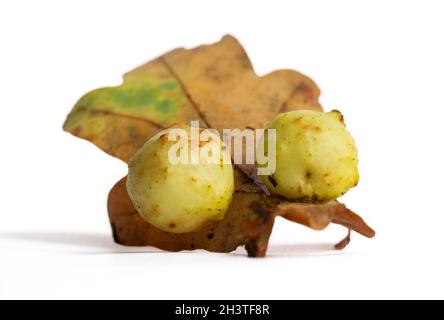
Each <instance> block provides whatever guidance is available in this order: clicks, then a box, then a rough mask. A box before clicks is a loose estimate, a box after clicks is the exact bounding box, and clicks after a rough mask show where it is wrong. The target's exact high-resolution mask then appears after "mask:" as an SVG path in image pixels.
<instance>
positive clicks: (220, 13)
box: [0, 0, 444, 299]
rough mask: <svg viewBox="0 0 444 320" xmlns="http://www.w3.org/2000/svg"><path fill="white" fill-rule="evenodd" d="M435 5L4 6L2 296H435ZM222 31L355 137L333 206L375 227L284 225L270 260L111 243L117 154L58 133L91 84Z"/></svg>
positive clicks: (439, 238) (441, 179) (441, 256)
mask: <svg viewBox="0 0 444 320" xmlns="http://www.w3.org/2000/svg"><path fill="white" fill-rule="evenodd" d="M443 16H444V6H443V4H442V1H415V2H412V1H306V2H298V1H288V2H283V1H269V2H262V1H228V0H224V1H201V2H197V1H190V0H188V1H174V2H173V1H163V0H162V1H140V2H139V1H109V0H108V1H71V2H68V1H63V2H62V1H27V2H25V1H1V2H0V93H1V95H0V108H1V109H0V110H1V113H0V115H1V116H0V139H1V145H0V148H1V149H0V150H1V153H0V162H1V166H0V170H1V171H0V174H1V176H0V179H1V183H0V188H1V190H0V195H1V196H0V298H148V299H153V298H154V299H167V298H169V299H173V298H178V299H184V298H190V299H191V298H208V299H213V298H231V299H237V298H243V299H246V298H250V299H256V298H257V299H259V298H263V299H272V298H285V299H287V298H288V299H296V298H444V289H443V287H444V275H443V270H444V253H443V252H444V250H443V245H444V236H443V234H444V233H443V228H444V226H443V224H444V210H443V206H442V190H443V188H444V175H443V169H442V168H443V163H444V159H443V158H444V157H443V142H442V139H443V137H444V135H443V127H444V125H443V119H442V118H443V116H444V111H443V110H444V103H443V86H444V41H443V39H444V35H443V33H444V19H443ZM226 33H231V34H233V35H234V36H236V37H237V38H238V39H239V40H240V41H241V42H242V43H243V45H244V46H245V48H246V49H247V51H248V53H249V55H250V58H251V59H252V61H253V63H254V65H255V68H256V70H257V72H258V73H259V74H265V73H267V72H270V71H272V70H275V69H278V68H292V69H297V70H299V71H302V72H304V73H305V74H307V75H309V76H310V77H312V78H313V79H314V80H315V81H316V82H317V83H318V84H319V86H320V87H321V89H322V103H323V105H324V107H325V109H327V110H329V109H333V108H338V109H340V110H342V112H343V113H344V115H345V117H346V121H347V125H348V128H349V129H350V131H351V132H352V134H353V136H354V137H355V140H356V141H357V144H358V147H359V152H360V170H361V182H360V184H359V186H358V187H357V188H356V189H354V190H352V191H350V192H349V193H348V194H347V195H346V196H345V197H344V198H343V199H342V200H343V201H344V202H345V203H347V205H348V206H349V207H351V208H352V209H354V210H355V211H357V212H358V213H360V214H361V215H362V216H364V217H365V219H366V220H367V221H368V222H369V223H370V225H372V226H373V227H374V228H375V229H376V230H377V232H378V234H377V237H376V238H375V239H373V240H368V239H365V238H362V237H360V236H358V235H355V236H354V237H353V242H352V244H351V246H350V247H349V248H347V249H346V250H345V251H344V252H341V253H337V252H334V251H332V250H331V246H332V244H334V243H335V242H336V241H337V240H339V239H341V238H342V237H343V236H344V235H345V230H344V229H342V228H340V227H334V226H333V227H329V228H328V230H326V231H323V232H315V231H311V230H308V229H306V228H304V227H302V226H299V225H296V224H293V223H290V222H286V221H282V220H279V221H278V222H277V224H276V227H275V230H274V233H273V236H272V239H271V245H270V250H269V256H268V257H267V258H265V259H258V260H254V259H253V260H252V259H248V258H246V257H245V254H244V250H243V249H240V250H239V251H237V252H236V253H233V254H210V253H206V252H192V253H179V254H171V253H164V252H160V251H158V250H155V249H151V248H140V249H128V248H124V247H120V246H117V245H114V244H113V243H112V240H111V235H110V230H109V226H108V220H107V213H106V197H107V193H108V191H109V189H110V188H111V186H112V185H113V184H114V183H115V182H116V181H117V180H119V179H120V178H121V177H123V176H124V175H125V174H126V170H127V169H126V166H125V164H124V163H122V162H120V161H119V160H116V159H113V158H111V157H109V156H107V155H106V154H104V153H103V152H101V151H100V150H99V149H97V148H96V147H94V146H93V145H91V144H89V143H88V142H85V141H82V140H79V139H75V138H74V137H72V136H70V135H69V134H66V133H64V132H62V128H61V127H62V123H63V121H64V119H65V116H66V115H67V113H68V112H69V111H70V109H71V107H72V106H73V105H74V103H75V102H76V101H77V99H78V98H79V97H80V96H81V95H83V94H84V93H85V92H87V91H89V90H91V89H94V88H97V87H103V86H108V85H116V84H118V83H119V82H120V81H121V75H122V74H123V73H124V72H126V71H128V70H130V69H132V68H133V67H136V66H137V65H139V64H142V63H144V62H146V61H148V60H150V59H152V58H154V57H156V56H158V55H160V54H162V53H164V52H165V51H167V50H170V49H172V48H175V47H177V46H186V47H193V46H196V45H199V44H202V43H210V42H215V41H217V40H219V38H220V37H221V36H222V35H224V34H226Z"/></svg>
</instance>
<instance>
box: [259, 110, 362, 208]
mask: <svg viewBox="0 0 444 320" xmlns="http://www.w3.org/2000/svg"><path fill="white" fill-rule="evenodd" d="M269 129H274V130H276V171H275V172H274V173H273V174H271V175H268V176H262V179H263V181H264V182H265V184H266V186H267V188H268V189H269V191H270V192H271V193H273V194H277V195H281V196H283V197H286V198H288V199H292V200H301V201H327V200H333V199H336V198H338V197H340V196H341V195H343V194H345V193H346V192H347V191H348V190H349V189H350V188H352V187H354V186H356V185H357V183H358V181H359V171H358V153H357V149H356V146H355V142H354V140H353V138H352V136H351V135H350V133H349V132H348V131H347V129H346V127H345V123H344V118H343V116H342V114H341V113H340V112H339V111H336V110H334V111H331V112H327V113H324V112H317V111H309V110H300V111H293V112H288V113H284V114H281V115H279V116H277V117H276V118H275V119H274V120H273V121H272V122H271V123H270V124H269V126H268V127H267V130H269ZM264 139H265V148H266V146H267V145H268V141H267V139H268V135H267V134H266V135H265V136H264ZM259 152H260V153H264V150H263V149H261V148H259V149H258V153H259ZM265 153H267V151H266V150H265Z"/></svg>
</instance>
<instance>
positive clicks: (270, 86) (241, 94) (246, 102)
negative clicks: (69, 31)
mask: <svg viewBox="0 0 444 320" xmlns="http://www.w3.org/2000/svg"><path fill="white" fill-rule="evenodd" d="M319 94H320V92H319V89H318V87H317V86H316V84H315V83H314V82H313V81H312V80H311V79H309V78H308V77H306V76H304V75H302V74H300V73H298V72H296V71H291V70H280V71H275V72H272V73H270V74H268V75H265V76H263V77H258V76H257V75H256V74H255V73H254V71H253V68H252V65H251V63H250V60H249V59H248V57H247V55H246V53H245V51H244V49H243V48H242V46H241V45H240V44H239V42H238V41H237V40H236V39H235V38H233V37H231V36H225V37H223V38H222V40H221V41H220V42H218V43H215V44H213V45H204V46H200V47H197V48H194V49H190V50H187V49H176V50H173V51H171V52H169V53H166V54H164V55H163V56H161V57H159V58H157V59H155V60H153V61H151V62H148V63H147V64H145V65H143V66H141V67H139V68H137V69H135V70H133V71H131V72H129V73H127V74H126V75H125V76H124V81H123V83H122V84H121V85H120V86H117V87H110V88H103V89H98V90H95V91H92V92H90V93H88V94H86V95H85V96H84V97H82V98H81V99H80V100H79V101H78V103H77V104H76V105H75V107H74V109H73V110H72V112H71V113H70V115H69V116H68V119H67V120H66V122H65V125H64V129H65V130H66V131H68V132H71V133H72V134H74V135H75V136H78V137H80V138H83V139H86V140H89V141H91V142H93V143H94V144H96V145H97V146H98V147H99V148H101V149H102V150H104V151H105V152H107V153H108V154H110V155H112V156H115V157H117V158H119V159H121V160H123V161H125V162H128V161H129V159H131V157H132V156H133V155H134V153H135V152H136V151H137V150H138V149H139V148H140V147H141V146H142V145H143V144H144V143H145V142H146V141H147V140H148V139H149V138H150V137H151V136H153V135H154V134H155V133H156V132H158V131H159V130H161V129H162V128H166V127H168V126H171V125H173V124H176V123H187V122H189V121H191V120H199V121H200V123H201V125H202V126H205V127H211V128H215V129H217V130H219V131H221V130H222V129H224V128H239V129H246V128H264V127H265V126H266V125H267V123H268V122H270V121H271V120H272V119H273V118H274V117H275V116H276V115H277V114H279V113H281V112H286V111H291V110H298V109H311V110H319V111H321V110H322V107H321V105H320V104H319V102H318V97H319ZM253 171H254V169H253V168H251V167H245V166H244V167H243V166H239V167H236V168H235V181H236V192H235V195H234V200H233V203H232V205H231V207H230V209H229V212H228V213H227V216H226V218H225V219H224V220H222V221H220V222H217V223H212V224H208V225H207V226H205V227H204V228H202V229H201V230H199V231H198V232H195V233H190V234H184V235H176V234H170V233H165V232H162V231H160V230H158V229H156V228H155V227H153V226H151V225H150V224H148V223H146V222H145V221H144V220H142V219H141V218H140V216H139V215H138V214H137V212H136V211H135V210H134V208H133V206H132V204H131V201H130V200H129V197H128V194H127V191H126V187H125V183H124V181H125V180H121V181H120V182H118V183H117V184H116V186H115V187H114V188H113V189H112V190H111V192H110V195H109V201H108V210H109V216H110V221H111V224H112V228H113V233H114V238H115V240H116V242H118V243H120V244H123V245H136V246H144V245H151V246H156V247H159V248H161V249H164V250H170V251H179V250H187V249H206V250H209V251H215V252H230V251H232V250H234V249H236V248H237V247H238V246H240V245H245V246H246V248H247V250H248V253H249V255H250V256H264V255H265V253H266V249H267V245H268V239H269V236H270V234H271V231H272V228H273V223H274V219H275V217H276V216H277V215H282V216H283V217H284V218H287V219H289V220H291V221H295V222H297V223H301V224H304V225H306V226H308V227H310V228H312V229H315V230H321V229H323V228H325V227H326V226H327V225H328V224H329V223H330V222H333V223H339V224H342V225H344V226H346V227H347V228H349V229H353V230H355V231H357V232H360V233H361V234H363V235H365V236H367V237H372V236H373V235H374V232H373V230H371V229H370V228H369V227H368V226H367V225H366V224H365V222H364V221H363V220H362V219H360V218H359V216H357V215H356V214H354V213H352V212H351V211H349V210H348V209H346V208H345V206H343V205H342V204H339V203H337V202H329V203H324V204H301V203H290V202H288V201H285V200H282V199H279V198H276V197H270V196H266V195H265V194H264V193H263V192H262V190H261V188H260V187H259V186H258V185H257V184H255V183H254V180H252V179H251V178H252V177H254V172H253ZM341 243H345V242H344V241H342V242H341Z"/></svg>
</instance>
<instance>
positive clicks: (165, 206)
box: [127, 125, 234, 233]
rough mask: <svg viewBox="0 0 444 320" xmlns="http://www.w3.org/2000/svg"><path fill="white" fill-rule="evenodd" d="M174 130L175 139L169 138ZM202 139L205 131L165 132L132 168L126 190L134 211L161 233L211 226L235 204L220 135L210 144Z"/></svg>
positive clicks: (230, 169) (138, 155) (139, 154)
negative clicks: (209, 223)
mask: <svg viewBox="0 0 444 320" xmlns="http://www.w3.org/2000/svg"><path fill="white" fill-rule="evenodd" d="M178 130H179V131H178ZM192 130H197V131H198V132H197V135H196V134H194V135H193V132H192ZM173 131H174V135H175V137H176V138H177V139H171V134H173ZM177 132H178V133H177ZM180 137H181V138H182V140H180V139H179V138H180ZM202 137H203V134H202V130H200V131H199V129H196V128H193V129H192V128H191V127H188V126H185V125H181V126H176V127H173V128H170V129H167V130H164V131H162V132H160V133H159V134H157V135H155V136H154V137H153V138H151V139H150V140H149V141H148V142H147V143H146V144H145V145H144V146H143V147H142V148H141V149H140V150H139V151H138V152H137V153H136V155H135V156H134V157H133V158H132V159H131V161H130V163H129V174H128V182H127V189H128V193H129V196H130V198H131V200H132V202H133V204H134V207H135V208H136V210H137V211H138V212H139V213H140V215H141V216H142V218H143V219H145V220H146V221H147V222H149V223H150V224H152V225H154V226H155V227H157V228H159V229H161V230H163V231H166V232H171V233H188V232H193V231H196V230H198V229H199V228H200V227H201V226H203V225H204V224H205V223H207V222H209V221H218V220H221V219H223V218H224V216H225V214H226V212H227V210H228V208H229V206H230V204H231V201H232V197H233V193H234V174H233V167H232V164H231V160H230V155H229V154H228V153H227V151H226V150H225V148H224V145H223V142H222V141H221V140H220V138H219V137H218V136H217V135H214V134H209V135H208V134H207V135H206V138H207V139H206V140H207V141H202ZM179 141H181V142H180V143H179ZM193 159H194V160H193ZM227 159H228V160H227ZM179 160H181V161H179Z"/></svg>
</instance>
